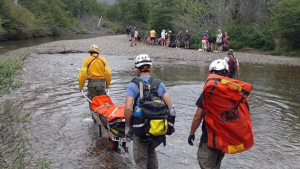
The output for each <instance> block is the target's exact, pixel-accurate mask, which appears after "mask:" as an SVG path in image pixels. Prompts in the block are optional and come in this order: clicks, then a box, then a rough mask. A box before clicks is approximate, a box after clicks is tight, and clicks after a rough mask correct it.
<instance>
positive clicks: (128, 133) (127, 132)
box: [125, 126, 133, 141]
mask: <svg viewBox="0 0 300 169" xmlns="http://www.w3.org/2000/svg"><path fill="white" fill-rule="evenodd" d="M132 134H133V133H132V130H131V128H130V126H125V137H126V138H127V140H129V139H130V140H132ZM130 140H129V141H130Z"/></svg>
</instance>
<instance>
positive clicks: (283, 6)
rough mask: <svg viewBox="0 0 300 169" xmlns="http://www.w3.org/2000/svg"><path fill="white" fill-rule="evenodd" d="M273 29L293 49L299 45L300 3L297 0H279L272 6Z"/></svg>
mask: <svg viewBox="0 0 300 169" xmlns="http://www.w3.org/2000/svg"><path fill="white" fill-rule="evenodd" d="M272 21H273V30H274V33H275V34H276V35H277V36H276V37H277V38H281V39H282V40H284V41H285V42H288V44H290V45H292V47H293V48H294V49H297V48H299V47H300V34H299V32H300V3H299V0H281V1H279V2H278V3H277V4H276V5H275V6H274V7H273V8H272Z"/></svg>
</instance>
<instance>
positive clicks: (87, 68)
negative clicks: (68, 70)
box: [86, 54, 105, 72]
mask: <svg viewBox="0 0 300 169" xmlns="http://www.w3.org/2000/svg"><path fill="white" fill-rule="evenodd" d="M93 57H94V59H93V60H92V61H90V63H89V64H88V65H87V67H86V72H88V70H89V67H90V65H91V64H92V62H93V61H94V60H95V59H97V58H98V57H99V54H98V55H97V56H96V57H95V56H93ZM99 59H100V58H99ZM100 60H101V59H100ZM101 62H102V63H103V65H104V72H105V63H104V62H103V60H101Z"/></svg>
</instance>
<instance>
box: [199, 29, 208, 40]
mask: <svg viewBox="0 0 300 169" xmlns="http://www.w3.org/2000/svg"><path fill="white" fill-rule="evenodd" d="M207 33H208V31H207V30H206V31H204V32H203V33H202V35H201V39H203V37H204V36H206V37H208V34H207Z"/></svg>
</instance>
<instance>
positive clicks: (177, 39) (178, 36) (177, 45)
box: [176, 31, 182, 49]
mask: <svg viewBox="0 0 300 169" xmlns="http://www.w3.org/2000/svg"><path fill="white" fill-rule="evenodd" d="M181 39H182V35H181V31H179V32H178V34H177V35H176V48H178V49H180V43H181Z"/></svg>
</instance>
